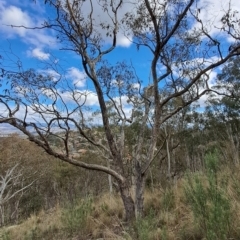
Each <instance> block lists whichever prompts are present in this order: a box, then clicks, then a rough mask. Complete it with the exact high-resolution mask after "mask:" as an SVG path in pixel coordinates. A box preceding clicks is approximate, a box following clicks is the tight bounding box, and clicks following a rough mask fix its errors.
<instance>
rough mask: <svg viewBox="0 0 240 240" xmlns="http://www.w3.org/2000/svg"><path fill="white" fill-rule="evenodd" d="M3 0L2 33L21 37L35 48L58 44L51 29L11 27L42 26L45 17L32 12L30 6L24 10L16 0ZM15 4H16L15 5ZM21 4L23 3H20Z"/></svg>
mask: <svg viewBox="0 0 240 240" xmlns="http://www.w3.org/2000/svg"><path fill="white" fill-rule="evenodd" d="M11 2H12V1H11V0H10V1H9V2H8V4H7V2H6V1H4V0H3V1H2V0H1V3H0V33H1V34H2V36H4V37H6V38H19V37H20V39H19V40H22V41H23V42H25V43H27V44H28V45H29V44H31V45H33V46H35V48H38V49H42V48H44V47H46V46H48V47H50V48H55V47H56V46H57V44H56V39H55V37H53V36H52V34H51V31H46V30H45V29H43V30H37V29H34V30H31V29H26V28H24V27H11V26H25V27H35V26H40V25H41V24H42V23H43V22H44V19H43V18H41V16H39V15H36V14H35V15H34V16H33V14H31V13H32V12H31V13H30V11H29V8H26V9H27V10H28V11H27V10H23V9H21V8H20V7H18V6H17V3H16V2H14V1H13V2H12V3H13V5H11ZM14 4H15V5H14ZM18 5H21V4H18Z"/></svg>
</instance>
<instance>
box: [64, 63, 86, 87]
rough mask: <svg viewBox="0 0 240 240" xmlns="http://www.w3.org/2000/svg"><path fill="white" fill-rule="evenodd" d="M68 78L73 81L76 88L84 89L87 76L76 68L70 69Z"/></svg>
mask: <svg viewBox="0 0 240 240" xmlns="http://www.w3.org/2000/svg"><path fill="white" fill-rule="evenodd" d="M66 77H67V78H70V79H72V81H73V84H74V85H75V86H76V87H79V88H81V87H84V86H85V82H86V74H85V73H84V72H82V71H80V70H79V69H77V68H75V67H71V68H69V69H68V72H67V76H66Z"/></svg>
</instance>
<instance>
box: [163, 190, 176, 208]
mask: <svg viewBox="0 0 240 240" xmlns="http://www.w3.org/2000/svg"><path fill="white" fill-rule="evenodd" d="M161 206H162V208H163V209H164V210H165V211H169V210H171V209H172V208H174V206H175V198H174V193H173V190H172V189H170V190H168V189H166V191H165V192H164V194H163V197H162V199H161Z"/></svg>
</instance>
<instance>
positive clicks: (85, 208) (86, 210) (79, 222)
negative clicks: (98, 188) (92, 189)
mask: <svg viewBox="0 0 240 240" xmlns="http://www.w3.org/2000/svg"><path fill="white" fill-rule="evenodd" d="M92 210H93V207H92V199H91V198H87V199H84V200H82V201H81V202H80V204H74V205H70V206H69V207H67V208H66V209H65V210H64V211H63V214H62V218H61V220H62V223H63V226H64V228H65V230H66V231H67V233H69V234H70V235H71V236H73V235H74V234H75V233H81V234H83V233H84V230H85V228H86V227H87V219H88V216H89V214H90V213H91V212H92Z"/></svg>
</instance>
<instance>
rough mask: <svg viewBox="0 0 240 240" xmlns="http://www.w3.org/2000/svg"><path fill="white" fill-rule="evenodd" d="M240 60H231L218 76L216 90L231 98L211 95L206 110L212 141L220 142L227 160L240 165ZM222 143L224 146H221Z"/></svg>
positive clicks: (236, 58)
mask: <svg viewBox="0 0 240 240" xmlns="http://www.w3.org/2000/svg"><path fill="white" fill-rule="evenodd" d="M239 67H240V59H239V57H234V58H232V59H230V60H229V61H228V62H227V63H226V64H225V65H224V66H223V69H222V70H221V71H220V73H219V74H218V75H217V85H216V87H215V88H216V89H221V91H224V92H225V93H226V94H227V95H229V96H223V97H219V96H217V95H215V94H212V95H210V97H209V99H208V106H207V109H206V123H207V124H206V125H207V128H208V130H209V131H210V134H211V135H212V138H213V139H212V140H213V141H214V140H215V141H218V142H219V145H222V146H224V148H222V151H223V153H225V154H224V155H225V157H226V160H227V161H229V157H230V158H232V160H233V163H234V164H238V163H239V146H240V140H239V139H240V136H239V130H240V111H239V110H240V101H239V97H240V68H239ZM220 141H221V143H222V144H220Z"/></svg>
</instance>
